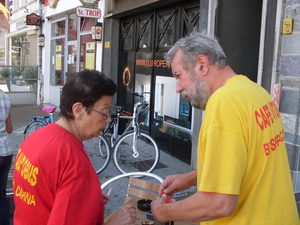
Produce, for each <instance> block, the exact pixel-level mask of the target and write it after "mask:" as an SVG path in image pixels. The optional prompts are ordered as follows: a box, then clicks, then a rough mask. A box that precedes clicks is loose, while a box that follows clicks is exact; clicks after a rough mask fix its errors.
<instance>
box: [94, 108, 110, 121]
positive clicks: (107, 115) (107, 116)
mask: <svg viewBox="0 0 300 225" xmlns="http://www.w3.org/2000/svg"><path fill="white" fill-rule="evenodd" d="M91 109H92V110H94V111H95V112H97V113H99V114H100V115H102V116H105V120H108V118H109V117H111V112H108V114H104V113H102V112H99V111H98V110H96V109H94V108H91Z"/></svg>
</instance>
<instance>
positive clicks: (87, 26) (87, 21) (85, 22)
mask: <svg viewBox="0 0 300 225" xmlns="http://www.w3.org/2000/svg"><path fill="white" fill-rule="evenodd" d="M96 22H97V19H93V18H86V17H80V31H91V27H92V26H94V25H95V23H96Z"/></svg>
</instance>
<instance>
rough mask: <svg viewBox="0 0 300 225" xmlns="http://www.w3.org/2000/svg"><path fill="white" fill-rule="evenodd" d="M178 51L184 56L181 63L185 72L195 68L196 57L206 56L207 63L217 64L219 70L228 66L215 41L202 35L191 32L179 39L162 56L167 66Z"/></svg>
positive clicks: (221, 50)
mask: <svg viewBox="0 0 300 225" xmlns="http://www.w3.org/2000/svg"><path fill="white" fill-rule="evenodd" d="M179 49H181V50H182V52H183V54H184V56H183V57H182V61H183V62H185V63H184V65H185V66H184V67H185V68H184V69H185V70H189V69H190V68H193V67H194V66H195V63H196V60H197V57H198V55H205V56H207V58H208V59H209V63H210V64H217V65H218V66H219V68H224V67H225V66H226V65H227V64H228V62H227V58H226V55H225V53H224V51H223V49H222V47H221V46H220V44H219V43H218V41H217V39H216V38H214V37H210V36H208V35H206V34H204V33H199V32H196V31H193V32H191V33H190V34H189V35H187V36H186V37H183V38H181V39H179V40H178V41H177V42H176V43H175V44H174V46H173V47H172V48H171V49H170V50H169V51H168V52H167V53H166V54H165V55H164V57H165V59H166V62H167V63H168V64H169V63H171V61H172V60H173V57H174V56H175V54H176V52H177V51H178V50H179Z"/></svg>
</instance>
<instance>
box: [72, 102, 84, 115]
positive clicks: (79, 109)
mask: <svg viewBox="0 0 300 225" xmlns="http://www.w3.org/2000/svg"><path fill="white" fill-rule="evenodd" d="M83 110H84V106H83V105H82V103H80V102H76V103H75V104H74V105H73V107H72V112H73V115H74V118H81V116H82V114H83Z"/></svg>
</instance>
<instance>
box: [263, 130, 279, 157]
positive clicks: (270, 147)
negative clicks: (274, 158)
mask: <svg viewBox="0 0 300 225" xmlns="http://www.w3.org/2000/svg"><path fill="white" fill-rule="evenodd" d="M282 142H284V130H281V131H280V132H279V134H277V135H276V136H275V137H273V138H271V140H270V141H269V142H267V143H264V144H263V150H264V152H265V155H266V156H268V155H270V153H271V151H275V150H276V149H277V148H278V147H279V145H280V143H282Z"/></svg>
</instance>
